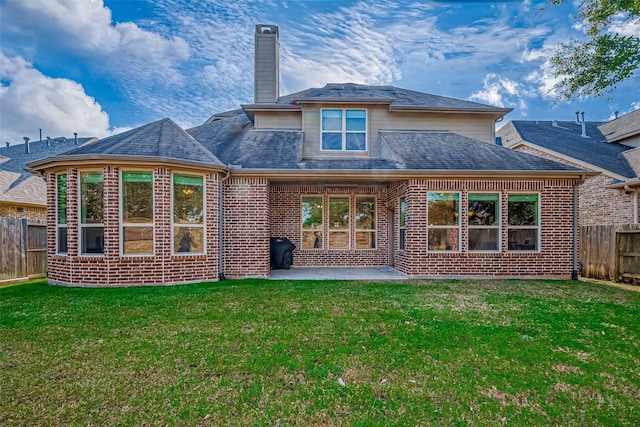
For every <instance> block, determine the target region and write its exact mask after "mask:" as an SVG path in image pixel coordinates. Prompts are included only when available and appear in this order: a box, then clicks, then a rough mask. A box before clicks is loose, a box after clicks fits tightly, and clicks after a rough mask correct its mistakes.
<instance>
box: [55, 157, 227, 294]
mask: <svg viewBox="0 0 640 427" xmlns="http://www.w3.org/2000/svg"><path fill="white" fill-rule="evenodd" d="M127 169H130V168H129V167H127ZM103 171H104V212H105V215H104V237H105V238H104V255H102V256H81V255H78V252H79V248H78V225H77V224H78V171H77V170H71V169H69V170H67V176H68V193H67V194H68V210H67V221H68V222H67V223H68V225H67V233H68V255H66V256H59V255H56V253H55V252H56V242H55V225H56V224H55V175H53V174H49V176H48V179H47V189H48V192H47V194H48V196H47V197H48V200H47V206H48V207H49V209H48V211H47V220H48V226H49V227H48V258H49V265H48V268H49V273H48V275H49V279H50V281H51V282H52V283H56V284H63V285H73V286H104V287H109V286H140V285H161V284H174V283H190V282H200V281H207V280H217V279H218V215H219V210H218V182H219V181H218V180H219V175H218V174H217V173H210V174H207V175H206V176H205V183H206V184H205V185H206V189H205V192H206V196H205V204H206V208H205V209H206V233H207V248H206V254H202V255H197V254H193V255H192V254H189V255H184V254H180V255H171V209H170V206H171V205H170V203H171V202H170V200H171V198H170V195H171V173H172V171H171V170H170V169H167V168H156V169H154V222H155V230H154V238H155V253H154V255H152V256H126V257H124V256H120V229H119V226H120V220H119V210H118V205H119V195H118V194H119V193H118V189H119V168H118V167H116V166H106V167H104V168H103Z"/></svg>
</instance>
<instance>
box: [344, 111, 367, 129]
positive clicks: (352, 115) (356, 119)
mask: <svg viewBox="0 0 640 427" xmlns="http://www.w3.org/2000/svg"><path fill="white" fill-rule="evenodd" d="M346 119H347V131H354V130H355V131H358V130H361V131H365V130H366V129H367V112H366V110H347V111H346Z"/></svg>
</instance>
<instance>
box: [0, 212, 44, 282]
mask: <svg viewBox="0 0 640 427" xmlns="http://www.w3.org/2000/svg"><path fill="white" fill-rule="evenodd" d="M46 275H47V225H46V222H45V221H42V220H40V221H38V220H28V219H21V218H9V217H0V283H2V282H9V281H18V280H27V279H32V278H36V277H46Z"/></svg>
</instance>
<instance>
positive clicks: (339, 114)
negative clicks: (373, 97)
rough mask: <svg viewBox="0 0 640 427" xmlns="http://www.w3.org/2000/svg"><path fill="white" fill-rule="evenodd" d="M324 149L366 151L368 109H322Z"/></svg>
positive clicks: (322, 143) (322, 142)
mask: <svg viewBox="0 0 640 427" xmlns="http://www.w3.org/2000/svg"><path fill="white" fill-rule="evenodd" d="M321 145H322V150H327V151H366V150H367V110H346V109H343V110H337V109H336V110H322V141H321Z"/></svg>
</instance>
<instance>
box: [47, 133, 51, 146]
mask: <svg viewBox="0 0 640 427" xmlns="http://www.w3.org/2000/svg"><path fill="white" fill-rule="evenodd" d="M47 147H51V137H50V136H48V137H47Z"/></svg>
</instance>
